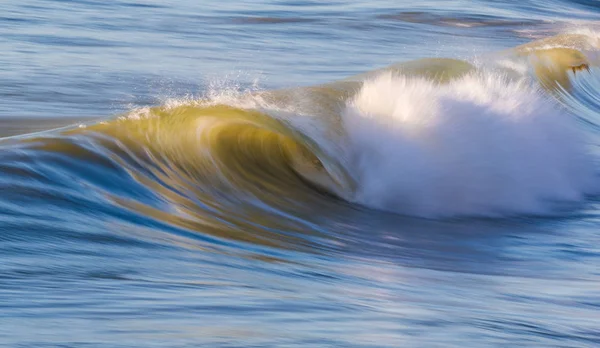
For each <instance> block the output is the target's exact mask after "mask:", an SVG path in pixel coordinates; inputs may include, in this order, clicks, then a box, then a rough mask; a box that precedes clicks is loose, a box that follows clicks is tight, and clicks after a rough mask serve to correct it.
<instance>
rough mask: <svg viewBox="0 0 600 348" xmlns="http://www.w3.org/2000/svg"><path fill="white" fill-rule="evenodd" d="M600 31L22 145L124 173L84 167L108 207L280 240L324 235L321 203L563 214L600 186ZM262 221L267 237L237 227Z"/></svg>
mask: <svg viewBox="0 0 600 348" xmlns="http://www.w3.org/2000/svg"><path fill="white" fill-rule="evenodd" d="M594 35H595V34H594ZM594 35H592V34H591V33H587V34H586V33H575V34H566V35H562V36H557V37H554V38H550V39H545V40H541V41H537V42H534V43H531V44H528V45H523V46H519V47H517V48H514V49H512V50H509V51H505V52H500V53H497V54H494V55H486V56H481V57H476V58H474V59H473V60H471V61H461V60H456V59H422V60H417V61H412V62H405V63H400V64H396V65H393V66H390V67H388V68H385V69H380V70H377V71H374V72H370V73H367V74H362V75H358V76H354V77H351V78H348V79H345V80H342V81H338V82H334V83H329V84H325V85H320V86H314V87H304V88H292V89H286V90H276V91H251V92H246V93H238V92H233V93H232V92H231V91H229V90H225V91H224V90H219V91H216V92H215V91H211V93H208V94H207V95H206V96H205V97H204V98H199V99H191V100H183V101H182V100H175V101H173V100H172V101H169V102H167V103H165V104H164V105H162V106H157V107H151V108H140V109H135V110H133V111H131V112H129V113H128V114H126V115H123V116H120V117H118V118H117V119H114V120H108V121H104V122H100V123H96V124H92V125H88V126H86V127H83V128H73V129H70V130H68V131H63V132H61V133H60V134H58V135H54V136H31V135H30V136H28V137H26V138H23V139H20V140H19V142H20V145H19V146H20V147H21V150H20V151H23V149H26V150H27V151H29V152H28V153H31V154H32V155H31V156H38V157H39V156H40V154H41V153H45V154H49V153H54V154H56V153H59V154H61V155H62V156H66V157H71V158H73V157H77V158H79V159H81V160H82V161H84V162H87V163H89V164H90V170H95V171H99V172H107V171H108V172H115V171H116V172H117V173H118V174H113V175H112V177H113V179H114V181H115V182H112V183H110V185H109V183H107V182H105V181H104V180H100V179H99V178H97V177H95V176H93V175H89V174H86V173H85V172H78V173H77V174H76V175H77V176H79V177H80V180H82V181H87V184H86V185H87V187H92V188H94V189H95V190H96V191H98V192H101V195H102V196H103V197H107V198H106V199H107V200H108V201H110V202H111V204H116V205H118V206H120V207H124V208H126V209H129V210H131V211H136V212H138V213H140V214H143V215H145V216H151V217H153V218H154V219H156V220H159V221H162V222H166V223H168V224H171V225H176V226H180V227H185V228H187V229H194V230H197V229H202V230H203V231H206V232H207V233H208V234H210V233H211V231H212V233H213V234H215V235H219V236H222V235H226V236H227V237H228V238H237V239H243V240H245V239H248V238H250V239H252V241H253V242H255V243H267V242H266V241H270V242H269V243H272V242H273V239H270V238H265V235H264V233H267V234H268V231H269V230H270V229H278V230H281V228H278V227H280V226H281V225H285V226H286V228H285V229H287V230H289V231H293V230H294V229H297V230H298V231H300V230H303V229H302V226H303V225H306V224H309V225H311V226H312V227H314V228H313V229H312V230H316V231H318V230H319V229H318V228H317V227H315V226H316V225H318V223H319V221H318V217H315V216H314V212H315V209H322V210H326V211H329V212H333V211H335V210H336V209H340V207H352V208H357V207H360V206H364V207H368V208H373V209H378V210H385V211H390V212H394V213H398V214H404V215H416V216H421V217H428V218H445V217H454V216H492V217H498V216H514V215H521V214H541V215H548V214H554V213H556V212H559V211H562V210H564V209H570V208H572V207H573V206H576V205H577V204H579V203H582V202H584V201H585V199H586V197H587V196H588V195H590V194H595V193H597V188H598V187H597V184H596V169H597V168H595V164H594V162H595V157H594V156H593V154H592V153H591V151H590V149H589V146H590V144H592V142H593V141H592V140H591V137H590V136H589V134H587V133H586V131H585V130H583V129H582V127H580V123H578V121H579V118H580V117H581V115H579V114H578V113H577V110H578V109H577V108H570V107H569V105H572V104H573V103H572V101H570V100H571V99H573V96H576V95H577V93H578V91H577V90H576V89H577V88H578V86H579V85H580V84H578V83H575V84H573V82H574V81H575V82H577V79H579V78H578V77H577V76H581V75H582V74H586V75H589V76H595V77H597V76H598V74H597V70H595V69H596V68H595V67H596V66H597V60H596V56H594V54H595V53H594V52H597V47H599V46H600V45H598V43H597V42H596V41H594V40H597V36H594ZM588 90H589V87H588ZM588 111H589V110H588ZM596 112H597V110H596ZM588 114H589V112H588ZM596 115H597V114H596ZM590 122H592V121H590ZM27 151H26V152H27ZM22 153H23V152H20V156H21V155H22ZM33 154H35V155H33ZM22 160H23V159H22V158H21V161H22ZM30 161H31V162H35V161H39V158H38V159H35V160H34V159H33V157H32V158H30ZM23 166H24V168H25V167H27V164H26V163H25V164H23ZM92 168H93V169H92ZM5 169H6V168H5ZM11 170H13V172H14V168H12V169H11ZM61 170H64V171H69V170H71V169H69V168H68V166H65V167H63V168H62V169H61ZM23 171H25V172H27V170H25V169H23ZM30 174H31V173H30ZM115 183H116V184H115ZM119 186H122V187H121V188H117V187H119ZM252 229H260V230H261V231H263V232H264V233H263V234H256V235H254V236H251V235H250V234H248V233H238V232H236V231H248V230H252ZM285 229H284V230H285ZM273 238H275V239H278V243H283V244H285V241H282V240H281V236H279V235H278V236H277V237H275V236H274V237H273ZM290 238H291V237H290ZM259 239H260V241H259Z"/></svg>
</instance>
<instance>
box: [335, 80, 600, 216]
mask: <svg viewBox="0 0 600 348" xmlns="http://www.w3.org/2000/svg"><path fill="white" fill-rule="evenodd" d="M342 117H343V124H344V127H345V128H346V131H347V133H348V141H349V144H348V150H347V153H346V156H347V157H348V159H347V164H346V165H347V166H348V171H349V172H351V173H353V175H354V179H355V180H356V191H355V192H354V195H353V197H352V198H351V199H352V200H353V201H356V202H358V203H362V204H365V205H367V206H370V207H373V208H377V209H383V210H388V211H394V212H397V213H402V214H409V215H418V216H424V217H446V216H457V215H469V216H503V215H512V214H542V215H543V214H551V213H553V212H556V209H557V208H558V207H561V206H562V204H564V203H570V204H572V203H577V202H580V201H582V200H583V199H584V196H585V195H586V194H588V193H591V192H593V191H595V186H596V185H595V173H594V168H593V165H592V160H591V158H590V155H589V154H588V153H587V151H586V146H585V143H584V138H583V134H581V133H580V132H579V130H578V129H577V128H576V122H575V120H574V117H573V116H572V115H570V114H569V113H568V112H567V111H566V110H564V109H563V108H561V107H560V106H559V105H557V103H556V102H555V101H553V100H552V99H551V98H550V97H549V96H547V95H544V94H543V92H542V91H540V90H539V89H538V88H535V87H533V86H532V85H531V84H530V83H529V82H528V81H527V80H518V81H511V80H508V79H507V78H505V77H504V76H501V75H493V74H485V75H484V74H469V75H467V76H465V77H462V78H459V79H457V80H454V81H452V82H450V83H448V84H437V83H434V82H432V81H431V80H427V79H423V78H406V77H403V76H397V75H393V74H383V75H381V76H379V77H377V78H374V79H372V80H369V81H367V82H365V84H364V86H363V87H362V89H361V90H360V92H359V93H358V94H357V95H356V96H355V97H354V98H353V99H351V100H350V101H349V102H348V105H347V107H346V109H345V111H344V112H343V115H342Z"/></svg>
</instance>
